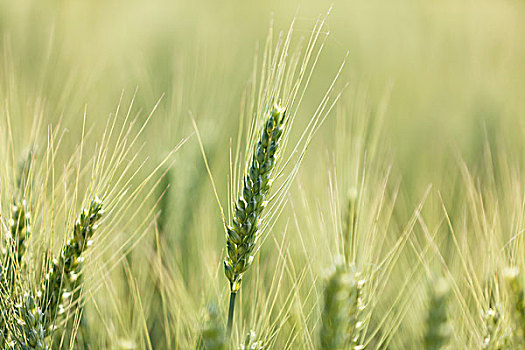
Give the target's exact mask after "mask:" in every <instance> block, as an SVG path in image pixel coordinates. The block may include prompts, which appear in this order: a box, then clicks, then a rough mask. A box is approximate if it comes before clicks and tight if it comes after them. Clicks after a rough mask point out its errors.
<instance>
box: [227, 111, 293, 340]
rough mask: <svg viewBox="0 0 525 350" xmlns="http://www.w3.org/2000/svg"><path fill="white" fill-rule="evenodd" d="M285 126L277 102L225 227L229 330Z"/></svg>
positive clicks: (264, 205)
mask: <svg viewBox="0 0 525 350" xmlns="http://www.w3.org/2000/svg"><path fill="white" fill-rule="evenodd" d="M285 126H286V112H285V110H284V109H283V108H281V107H279V106H277V105H276V106H274V108H273V110H272V111H271V112H270V113H269V115H268V118H267V119H266V121H265V123H264V126H263V128H262V130H261V132H260V134H259V138H258V140H257V142H256V144H255V147H254V149H253V154H252V157H251V160H250V163H249V166H248V167H247V168H246V172H245V174H244V180H243V187H242V191H241V193H240V194H239V197H238V198H237V201H236V202H235V204H234V206H233V207H234V210H233V221H232V223H231V224H230V225H227V227H226V248H227V257H226V259H225V260H224V272H225V274H226V277H227V278H228V280H229V281H230V291H231V297H230V308H229V313H228V333H229V332H230V331H231V327H232V318H233V308H234V306H235V295H236V294H237V292H238V291H239V288H240V287H241V280H242V276H243V274H244V273H245V272H246V270H247V269H248V268H249V267H250V265H251V264H252V262H253V259H254V256H253V254H254V250H255V246H256V244H257V240H258V238H259V234H260V232H259V227H260V224H261V216H262V212H263V210H264V208H265V207H266V205H267V197H268V194H269V192H270V188H271V185H272V182H273V180H274V169H275V167H276V163H277V158H278V156H279V146H280V144H281V141H282V140H281V139H282V136H283V133H284V129H285Z"/></svg>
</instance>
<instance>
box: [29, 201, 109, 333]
mask: <svg viewBox="0 0 525 350" xmlns="http://www.w3.org/2000/svg"><path fill="white" fill-rule="evenodd" d="M102 214H103V210H102V202H101V201H100V200H99V199H98V198H95V199H93V200H92V201H91V204H90V206H89V208H87V209H84V210H83V211H82V213H81V214H80V216H79V218H78V220H77V222H76V223H75V226H74V229H73V236H72V237H71V238H70V239H69V240H68V241H67V243H66V244H65V245H64V246H63V247H62V250H61V252H60V255H59V257H58V258H57V259H53V261H52V264H51V267H50V268H49V270H48V272H47V274H46V275H45V281H44V282H43V283H42V287H41V288H42V290H41V292H40V294H39V303H38V304H39V307H40V308H41V309H42V311H43V312H44V316H45V325H46V330H49V327H50V326H52V325H53V322H54V320H55V318H56V316H57V314H58V311H59V309H61V308H62V303H61V302H62V299H63V298H65V297H67V296H68V295H70V292H69V291H67V289H66V288H68V287H71V286H73V287H77V286H76V283H75V282H76V280H77V279H78V277H79V274H80V272H81V264H82V262H83V258H82V257H81V255H82V253H83V252H84V251H85V250H86V248H87V247H88V245H89V239H90V238H91V237H92V236H93V233H94V232H95V229H96V223H97V221H98V220H99V219H100V218H101V217H102ZM62 312H63V310H60V313H62Z"/></svg>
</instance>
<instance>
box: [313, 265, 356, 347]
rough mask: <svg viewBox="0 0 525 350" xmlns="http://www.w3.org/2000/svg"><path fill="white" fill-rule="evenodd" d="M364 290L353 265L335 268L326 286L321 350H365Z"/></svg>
mask: <svg viewBox="0 0 525 350" xmlns="http://www.w3.org/2000/svg"><path fill="white" fill-rule="evenodd" d="M363 287H364V280H362V279H360V278H359V274H358V273H357V272H356V269H355V266H354V265H350V266H348V265H346V264H340V265H337V266H336V268H335V271H334V272H333V273H332V275H331V276H330V277H329V278H328V281H327V284H326V287H325V292H324V309H323V313H322V326H321V331H320V347H319V349H321V350H328V349H352V350H358V349H363V346H362V345H361V344H360V335H361V332H362V328H363V322H362V317H363V309H364V303H363V295H362V294H363Z"/></svg>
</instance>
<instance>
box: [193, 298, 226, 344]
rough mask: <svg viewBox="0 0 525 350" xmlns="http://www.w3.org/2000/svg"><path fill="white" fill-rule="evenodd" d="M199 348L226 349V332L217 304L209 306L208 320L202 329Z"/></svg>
mask: <svg viewBox="0 0 525 350" xmlns="http://www.w3.org/2000/svg"><path fill="white" fill-rule="evenodd" d="M198 348H199V349H200V350H224V349H226V334H225V331H224V327H223V323H222V322H221V320H220V313H219V309H218V307H217V305H216V304H210V305H209V306H208V315H207V320H206V323H205V326H204V328H203V329H202V331H201V335H200V340H199V346H198Z"/></svg>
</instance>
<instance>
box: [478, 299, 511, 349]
mask: <svg viewBox="0 0 525 350" xmlns="http://www.w3.org/2000/svg"><path fill="white" fill-rule="evenodd" d="M501 320H502V315H501V313H500V308H499V307H498V306H493V307H490V308H489V309H488V310H487V311H486V312H485V314H484V315H483V323H484V327H485V330H484V335H483V343H482V344H481V349H482V350H506V349H509V350H510V349H511V344H510V340H511V339H510V338H511V337H510V332H507V331H506V330H503V329H501Z"/></svg>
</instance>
